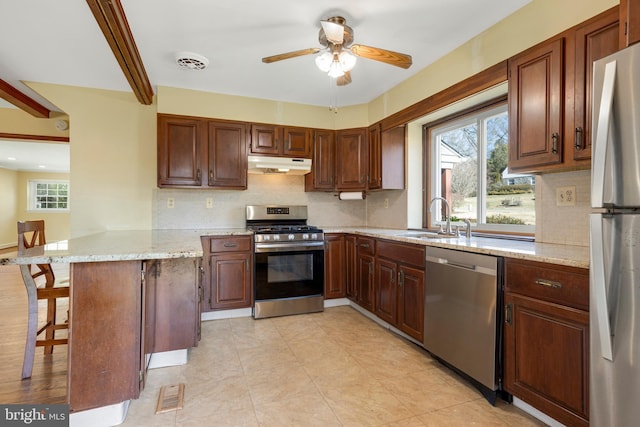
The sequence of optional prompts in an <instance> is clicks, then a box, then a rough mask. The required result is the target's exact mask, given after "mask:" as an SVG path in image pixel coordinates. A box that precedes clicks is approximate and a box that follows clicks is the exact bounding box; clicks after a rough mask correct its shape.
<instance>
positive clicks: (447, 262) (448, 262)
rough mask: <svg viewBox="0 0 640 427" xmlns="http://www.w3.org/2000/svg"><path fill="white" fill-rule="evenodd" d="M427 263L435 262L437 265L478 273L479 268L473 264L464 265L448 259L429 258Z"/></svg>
mask: <svg viewBox="0 0 640 427" xmlns="http://www.w3.org/2000/svg"><path fill="white" fill-rule="evenodd" d="M427 261H431V262H435V263H436V264H445V265H450V266H451V267H457V268H464V269H465V270H471V271H476V269H477V266H476V265H473V264H464V263H461V262H458V261H451V260H449V259H446V258H435V257H430V256H428V257H427Z"/></svg>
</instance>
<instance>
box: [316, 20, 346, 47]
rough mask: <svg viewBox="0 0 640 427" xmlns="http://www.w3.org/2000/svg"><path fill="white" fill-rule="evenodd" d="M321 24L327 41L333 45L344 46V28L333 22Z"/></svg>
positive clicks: (322, 22)
mask: <svg viewBox="0 0 640 427" xmlns="http://www.w3.org/2000/svg"><path fill="white" fill-rule="evenodd" d="M320 23H321V24H322V30H323V31H324V34H325V36H326V37H327V40H329V41H330V42H331V43H333V44H342V42H343V41H344V26H342V25H340V24H336V23H335V22H331V21H320Z"/></svg>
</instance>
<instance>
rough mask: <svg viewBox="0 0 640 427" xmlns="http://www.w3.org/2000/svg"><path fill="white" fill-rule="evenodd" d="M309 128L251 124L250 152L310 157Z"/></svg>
mask: <svg viewBox="0 0 640 427" xmlns="http://www.w3.org/2000/svg"><path fill="white" fill-rule="evenodd" d="M311 133H312V131H311V129H308V128H301V127H293V126H274V125H269V124H256V123H254V124H252V125H251V154H264V155H271V156H285V157H302V158H310V157H311Z"/></svg>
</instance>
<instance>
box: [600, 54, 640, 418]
mask: <svg viewBox="0 0 640 427" xmlns="http://www.w3.org/2000/svg"><path fill="white" fill-rule="evenodd" d="M592 105H593V112H592V114H593V115H592V118H593V120H592V128H593V132H592V136H593V138H592V141H593V151H592V169H591V206H592V208H593V210H592V213H591V216H590V225H591V259H590V262H591V265H590V315H591V316H590V317H591V318H590V331H591V332H590V342H591V354H590V365H591V377H590V386H589V387H590V400H589V404H590V411H589V412H590V415H589V418H590V420H589V421H590V424H591V425H592V426H595V427H600V426H606V427H617V426H620V427H626V426H635V425H638V422H640V45H634V46H631V47H629V48H626V49H624V50H621V51H620V52H617V53H615V54H613V55H610V56H608V57H606V58H603V59H600V60H598V61H596V62H595V63H594V70H593V102H592Z"/></svg>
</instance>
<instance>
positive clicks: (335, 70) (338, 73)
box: [329, 61, 344, 79]
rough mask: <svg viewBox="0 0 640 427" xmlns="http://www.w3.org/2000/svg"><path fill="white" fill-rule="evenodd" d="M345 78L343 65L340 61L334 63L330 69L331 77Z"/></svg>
mask: <svg viewBox="0 0 640 427" xmlns="http://www.w3.org/2000/svg"><path fill="white" fill-rule="evenodd" d="M342 76H344V70H343V69H342V65H341V64H340V62H338V61H332V62H331V66H330V67H329V77H333V78H334V79H337V78H338V77H342Z"/></svg>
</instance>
